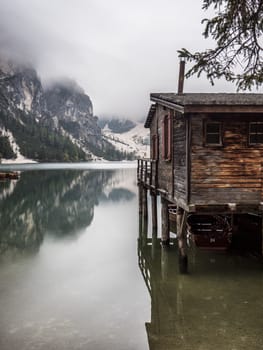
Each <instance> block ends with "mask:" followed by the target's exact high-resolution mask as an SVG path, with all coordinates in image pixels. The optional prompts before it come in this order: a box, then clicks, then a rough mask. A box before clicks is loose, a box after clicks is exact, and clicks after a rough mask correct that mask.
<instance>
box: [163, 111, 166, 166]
mask: <svg viewBox="0 0 263 350" xmlns="http://www.w3.org/2000/svg"><path fill="white" fill-rule="evenodd" d="M165 118H166V117H164V119H163V120H162V157H163V159H165V156H166V149H165Z"/></svg>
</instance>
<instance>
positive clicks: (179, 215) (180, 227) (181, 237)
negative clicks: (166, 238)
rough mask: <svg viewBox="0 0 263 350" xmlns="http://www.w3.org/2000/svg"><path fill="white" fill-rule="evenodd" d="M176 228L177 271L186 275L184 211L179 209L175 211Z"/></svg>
mask: <svg viewBox="0 0 263 350" xmlns="http://www.w3.org/2000/svg"><path fill="white" fill-rule="evenodd" d="M176 226H177V236H178V249H179V251H178V254H179V271H180V272H181V273H186V272H187V269H188V266H187V265H188V259H187V243H186V211H185V210H183V209H182V208H180V207H177V210H176Z"/></svg>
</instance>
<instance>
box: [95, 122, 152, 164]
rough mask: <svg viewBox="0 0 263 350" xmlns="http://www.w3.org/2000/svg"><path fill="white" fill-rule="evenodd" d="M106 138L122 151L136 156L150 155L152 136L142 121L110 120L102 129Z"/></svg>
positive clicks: (145, 156)
mask: <svg viewBox="0 0 263 350" xmlns="http://www.w3.org/2000/svg"><path fill="white" fill-rule="evenodd" d="M102 133H103V135H104V138H105V139H107V140H108V141H109V142H110V143H111V144H112V145H113V146H114V147H115V148H116V149H118V150H119V151H121V152H126V153H131V154H134V156H135V157H136V158H143V157H144V158H148V157H149V155H150V137H149V132H148V129H145V128H144V124H143V123H142V122H133V121H129V120H125V121H124V120H114V122H113V120H110V121H109V123H105V124H104V128H103V129H102Z"/></svg>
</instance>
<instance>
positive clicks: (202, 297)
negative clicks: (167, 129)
mask: <svg viewBox="0 0 263 350" xmlns="http://www.w3.org/2000/svg"><path fill="white" fill-rule="evenodd" d="M17 169H19V170H22V173H21V177H20V179H19V181H11V182H0V349H1V350H13V349H16V348H18V349H20V350H30V349H37V350H44V349H45V350H46V349H48V350H49V349H58V350H60V349H61V350H62V349H66V350H75V349H91V350H101V349H105V350H108V349H110V350H111V349H116V350H122V349H123V350H124V349H125V350H126V349H127V350H130V349H131V350H145V349H150V350H157V349H162V350H170V349H176V348H178V349H183V350H184V349H198V350H199V349H200V350H206V349H207V350H208V349H209V350H210V349H226V350H228V349H229V350H230V349H231V350H240V349H262V348H263V336H262V329H263V272H262V263H261V262H260V261H256V260H253V259H251V258H246V257H241V256H238V255H231V256H230V255H222V254H216V253H213V254H212V253H204V252H200V251H198V250H194V249H193V250H191V251H190V256H189V260H190V261H189V267H190V273H189V274H188V275H180V274H179V273H178V266H177V252H176V246H172V247H171V248H170V249H162V248H161V247H160V244H159V241H158V240H157V241H154V242H150V241H149V240H148V243H147V242H146V240H141V239H138V236H139V219H138V199H137V187H136V169H134V168H132V167H130V168H123V167H121V166H120V165H118V164H117V165H111V164H109V165H101V164H100V165H92V166H90V165H87V166H86V165H83V164H82V165H81V164H79V165H74V169H73V168H72V166H71V165H66V166H65V165H56V164H52V165H30V166H26V167H22V168H21V167H17ZM152 243H153V244H152Z"/></svg>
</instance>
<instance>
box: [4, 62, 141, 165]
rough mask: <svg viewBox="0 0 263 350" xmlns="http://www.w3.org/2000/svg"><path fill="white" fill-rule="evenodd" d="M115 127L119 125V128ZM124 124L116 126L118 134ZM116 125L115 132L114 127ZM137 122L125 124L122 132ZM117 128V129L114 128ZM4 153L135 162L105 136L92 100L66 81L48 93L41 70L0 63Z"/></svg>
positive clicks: (47, 158) (41, 158) (49, 158)
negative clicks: (38, 72)
mask: <svg viewBox="0 0 263 350" xmlns="http://www.w3.org/2000/svg"><path fill="white" fill-rule="evenodd" d="M114 123H115V124H114ZM122 124H123V123H122V122H116V121H114V122H113V124H112V125H113V126H114V125H115V131H116V130H117V129H118V128H119V129H121V125H122ZM113 126H112V128H113ZM132 126H133V122H126V123H124V124H123V125H122V131H123V130H127V127H132ZM113 129H114V128H113ZM0 153H1V156H2V158H6V159H10V158H17V159H20V160H22V161H23V160H25V159H26V158H27V159H33V160H35V161H83V160H92V159H107V160H122V159H134V157H135V156H136V155H135V153H134V152H133V151H131V150H129V149H124V148H122V149H121V148H120V147H115V144H114V143H113V142H112V141H111V140H110V138H109V137H108V136H105V134H104V133H102V129H101V126H100V125H99V120H98V117H96V116H94V114H93V106H92V101H91V99H90V97H89V96H88V95H87V94H85V92H84V90H83V89H82V88H81V87H80V86H78V85H77V83H76V82H74V81H72V80H69V79H63V80H61V81H58V82H53V83H52V84H50V85H49V86H48V87H46V88H43V85H42V82H41V80H40V78H39V76H38V74H37V72H36V70H35V69H34V68H33V67H31V66H30V65H21V64H20V65H18V64H15V63H13V62H12V61H10V60H4V59H1V58H0Z"/></svg>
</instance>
